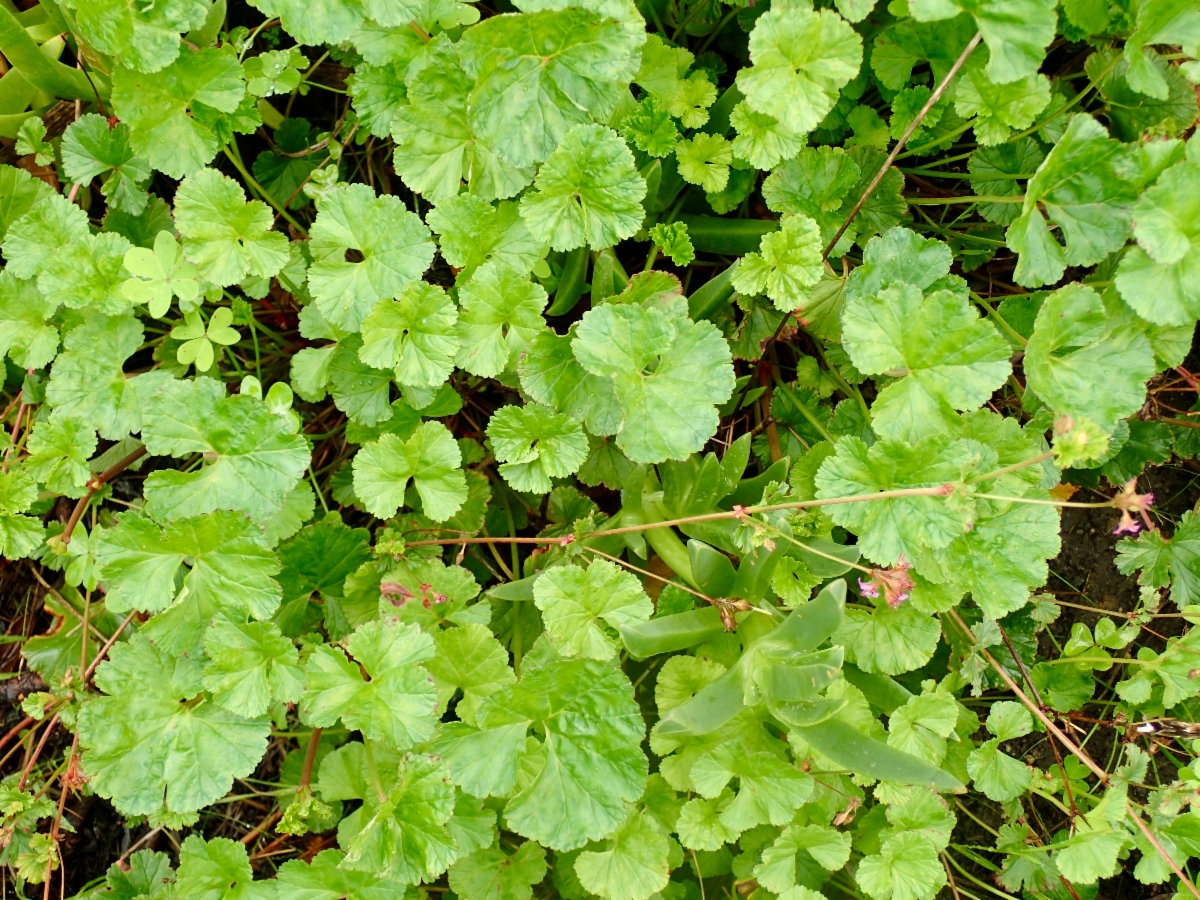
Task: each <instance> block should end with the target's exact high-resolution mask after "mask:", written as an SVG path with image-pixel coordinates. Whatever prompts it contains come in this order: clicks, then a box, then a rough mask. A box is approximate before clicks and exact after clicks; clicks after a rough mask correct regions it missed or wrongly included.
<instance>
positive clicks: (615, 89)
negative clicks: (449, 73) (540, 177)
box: [459, 8, 646, 246]
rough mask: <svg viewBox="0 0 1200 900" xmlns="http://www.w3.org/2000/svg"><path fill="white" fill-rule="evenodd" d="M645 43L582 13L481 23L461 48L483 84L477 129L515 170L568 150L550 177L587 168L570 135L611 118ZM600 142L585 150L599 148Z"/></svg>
mask: <svg viewBox="0 0 1200 900" xmlns="http://www.w3.org/2000/svg"><path fill="white" fill-rule="evenodd" d="M645 40H646V35H645V32H644V30H643V29H642V28H641V27H638V28H629V27H626V26H625V25H624V24H622V23H620V22H617V21H615V20H613V19H609V18H602V17H601V15H599V14H598V13H596V12H593V11H591V10H587V9H578V8H576V9H563V10H553V11H552V10H545V11H542V12H531V13H526V14H518V15H511V14H510V15H500V16H492V17H491V18H489V19H486V20H485V21H483V22H480V23H479V24H478V25H476V26H475V27H474V28H471V29H470V30H468V31H467V32H466V33H465V34H464V35H463V38H462V40H461V41H460V42H459V52H460V53H461V54H462V61H463V67H464V68H465V69H466V71H467V74H468V75H470V76H471V77H472V78H474V79H475V80H476V84H475V88H474V90H473V91H472V92H471V98H470V102H469V105H468V107H467V115H468V119H469V121H470V123H471V128H472V130H473V131H474V132H475V133H476V134H477V135H478V136H479V137H480V138H482V140H483V141H484V142H486V143H487V144H488V146H490V147H492V148H494V150H495V151H496V153H497V154H498V155H499V156H500V158H501V159H503V160H505V161H506V162H507V163H509V164H510V165H513V166H528V165H531V164H533V163H538V162H541V161H542V160H547V161H548V162H549V160H548V157H551V158H552V157H553V156H555V152H554V151H555V149H556V148H559V149H560V150H561V149H562V148H563V147H564V146H570V147H571V149H570V150H569V151H568V152H566V153H558V154H557V155H558V156H559V158H560V161H561V162H560V163H559V164H555V165H551V172H555V173H557V172H558V171H559V169H560V168H562V167H563V164H564V163H565V164H567V166H568V167H570V165H569V164H570V163H571V162H572V161H573V162H574V163H575V164H576V165H585V164H586V162H587V161H586V160H585V159H583V158H582V154H581V152H580V151H578V150H576V149H575V145H574V144H573V143H572V144H567V143H566V141H567V134H568V133H569V132H570V130H571V128H572V126H574V125H579V124H581V123H584V122H587V121H588V120H589V118H592V119H595V120H598V121H605V120H606V119H607V118H608V116H609V115H610V114H611V113H612V111H613V110H614V109H615V107H616V104H617V101H618V99H619V98H620V92H621V91H624V90H627V85H628V83H629V81H630V80H631V79H632V78H633V75H634V72H635V70H636V69H637V65H638V57H639V53H638V51H639V50H640V49H641V45H642V44H643V43H644V42H645ZM589 114H590V116H589ZM585 133H589V134H594V132H591V131H590V129H589V130H588V131H587V132H585ZM577 140H578V138H577ZM595 141H596V138H594V137H593V138H591V139H590V140H589V141H587V142H586V143H591V144H593V147H594V143H595ZM582 146H583V145H582V143H581V145H580V147H581V149H582ZM608 152H612V151H611V150H609V151H608ZM626 153H628V151H627V150H626ZM605 155H607V153H606V154H605ZM573 157H574V159H573V160H572V158H573ZM543 171H545V170H544V169H543ZM546 174H547V175H549V174H550V173H546ZM593 174H598V173H593ZM626 180H627V179H626V178H625V177H621V178H619V179H618V181H619V182H623V181H626ZM505 196H509V195H505ZM640 199H641V196H640V195H639V196H637V197H635V198H634V202H636V201H637V200H640ZM639 215H640V214H639ZM527 221H528V219H527ZM639 224H640V223H639ZM634 227H635V228H636V226H634ZM530 230H531V231H533V232H534V234H535V235H536V234H538V231H537V230H536V229H534V228H531V229H530ZM574 246H578V245H574ZM595 246H609V245H608V244H603V245H599V244H597V245H595Z"/></svg>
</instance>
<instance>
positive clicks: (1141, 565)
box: [1116, 510, 1200, 609]
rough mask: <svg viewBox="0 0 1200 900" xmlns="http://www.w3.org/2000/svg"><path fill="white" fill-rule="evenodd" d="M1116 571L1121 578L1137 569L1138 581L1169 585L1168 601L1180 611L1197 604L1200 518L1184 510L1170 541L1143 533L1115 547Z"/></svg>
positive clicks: (1156, 533)
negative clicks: (1117, 570) (1120, 574)
mask: <svg viewBox="0 0 1200 900" xmlns="http://www.w3.org/2000/svg"><path fill="white" fill-rule="evenodd" d="M1116 562H1117V568H1118V569H1120V571H1121V573H1122V574H1124V575H1132V574H1133V573H1134V572H1136V571H1139V570H1140V574H1139V575H1138V581H1139V582H1140V583H1142V584H1146V585H1149V586H1150V587H1155V588H1161V587H1166V586H1167V585H1168V584H1169V585H1170V586H1171V602H1172V603H1174V604H1175V605H1176V606H1178V607H1179V608H1180V609H1183V607H1185V606H1189V605H1191V604H1194V603H1197V602H1200V516H1198V515H1197V514H1196V513H1195V512H1193V511H1191V510H1188V511H1187V512H1185V513H1184V514H1183V517H1182V518H1181V519H1180V520H1179V525H1178V526H1177V527H1176V528H1175V532H1174V533H1173V534H1172V535H1171V537H1170V538H1164V537H1163V535H1162V532H1161V531H1146V532H1145V533H1144V534H1141V535H1139V536H1138V537H1137V538H1125V539H1124V540H1123V541H1121V542H1120V543H1119V544H1118V545H1117V560H1116Z"/></svg>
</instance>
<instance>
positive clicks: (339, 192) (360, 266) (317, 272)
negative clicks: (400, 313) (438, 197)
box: [308, 184, 434, 331]
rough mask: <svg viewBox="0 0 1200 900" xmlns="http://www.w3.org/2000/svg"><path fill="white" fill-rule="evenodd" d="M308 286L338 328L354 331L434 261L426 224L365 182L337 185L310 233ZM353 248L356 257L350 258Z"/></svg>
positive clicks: (396, 200) (388, 195)
mask: <svg viewBox="0 0 1200 900" xmlns="http://www.w3.org/2000/svg"><path fill="white" fill-rule="evenodd" d="M309 234H310V236H311V240H310V241H309V248H310V249H311V251H312V259H313V262H312V265H311V266H309V269H308V283H309V290H311V291H312V295H313V298H314V300H315V301H316V304H317V309H319V310H320V311H321V313H322V314H323V315H324V316H325V318H326V319H328V320H329V321H330V322H331V323H332V324H334V325H336V326H337V327H338V328H342V329H345V330H346V331H357V330H358V329H359V328H360V327H361V326H362V323H363V320H364V319H365V318H366V317H367V315H368V314H369V313H370V312H371V310H372V309H373V308H374V306H375V304H376V303H378V302H379V301H380V300H382V299H383V298H385V297H395V296H397V295H398V294H399V293H400V290H401V289H402V288H403V287H404V285H406V284H407V283H408V282H410V281H413V280H415V279H417V278H420V277H421V273H422V272H424V271H425V270H426V269H427V268H428V267H429V263H430V262H432V261H433V251H434V247H433V242H432V241H431V240H430V239H429V229H428V228H426V227H425V225H424V224H423V223H422V222H421V220H420V219H419V218H417V216H416V215H414V214H413V213H411V212H409V211H408V210H407V209H405V207H404V203H403V201H401V200H400V198H399V197H396V196H393V195H391V194H384V195H382V196H376V195H375V192H374V191H373V190H372V189H371V188H370V187H368V186H367V185H365V184H349V185H340V186H338V187H336V188H334V189H333V190H332V191H330V193H329V194H328V195H326V196H325V197H324V199H322V200H321V202H320V204H319V211H318V213H317V220H316V221H315V222H314V223H313V226H312V229H311V230H310V232H309ZM347 251H355V253H356V255H357V256H359V257H360V259H361V261H359V262H349V261H347V259H346V256H347Z"/></svg>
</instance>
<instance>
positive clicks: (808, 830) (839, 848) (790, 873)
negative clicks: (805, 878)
mask: <svg viewBox="0 0 1200 900" xmlns="http://www.w3.org/2000/svg"><path fill="white" fill-rule="evenodd" d="M849 858H850V835H848V834H844V833H842V832H840V831H836V830H835V829H833V828H826V827H824V826H821V825H789V826H788V827H787V828H785V829H784V830H783V833H782V834H781V835H780V836H779V837H778V838H776V839H775V842H774V843H773V844H771V845H770V846H769V847H764V848H763V852H762V862H761V863H759V864H758V865H757V866H755V868H754V877H755V878H756V879H757V880H758V883H759V884H761V885H762V886H763V887H765V888H766V889H767V890H769V891H774V892H775V893H777V894H783V893H784V892H786V891H787V890H788V889H789V888H793V887H795V886H796V876H797V870H798V869H800V867H801V866H803V867H805V868H807V867H809V866H810V865H811V862H810V860H811V861H815V862H816V863H817V864H818V865H820V866H821V868H823V869H825V870H827V871H830V872H836V871H837V870H838V869H840V868H842V866H844V865H845V864H846V861H847V860H848V859H849ZM801 871H802V870H801Z"/></svg>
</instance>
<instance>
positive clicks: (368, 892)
mask: <svg viewBox="0 0 1200 900" xmlns="http://www.w3.org/2000/svg"><path fill="white" fill-rule="evenodd" d="M345 858H346V854H345V853H343V852H342V851H341V850H322V851H321V852H320V853H318V854H317V855H316V856H314V857H313V859H312V862H310V863H305V862H304V861H303V860H299V859H292V860H288V861H287V862H285V863H284V864H283V865H282V866H280V867H279V874H278V875H276V881H278V882H279V884H280V885H281V886H282V887H284V888H290V889H291V893H292V894H293V896H295V897H298V898H303V900H347V898H351V897H352V898H354V900H390V898H394V897H395V896H396V894H397V893H400V892H402V891H403V890H404V887H405V886H406V883H405V882H404V881H403V880H401V881H392V880H390V879H388V878H378V877H376V876H374V875H370V874H367V873H365V872H356V871H354V870H352V869H348V868H345V867H343V866H342V865H341V863H342V862H343V861H344V860H345Z"/></svg>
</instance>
